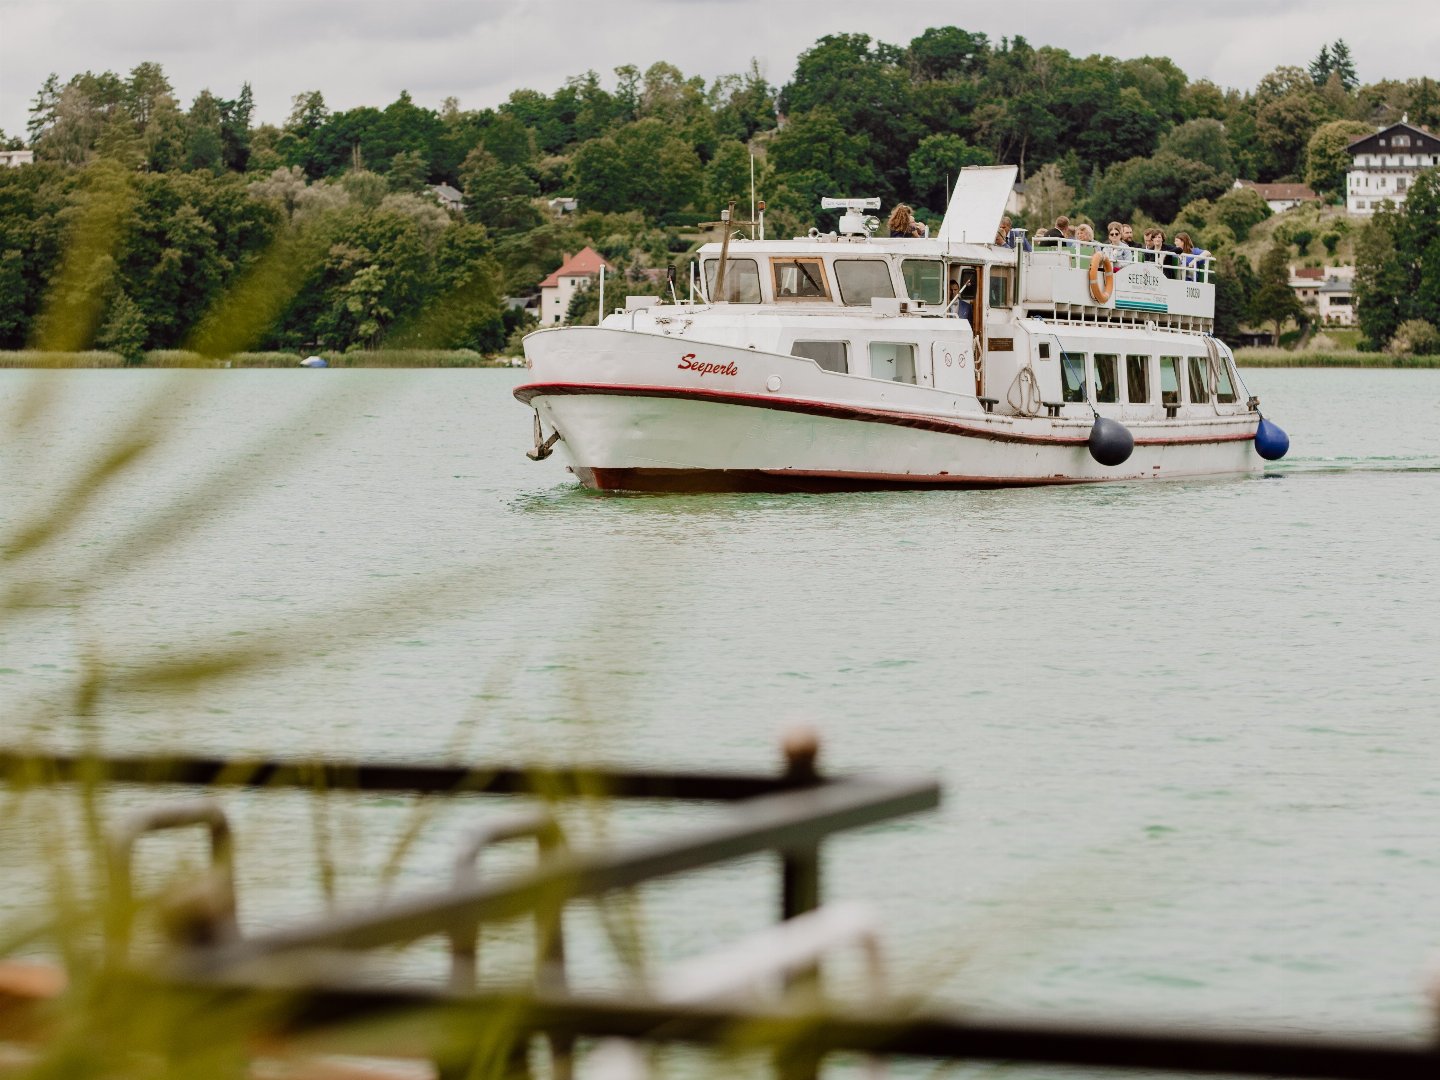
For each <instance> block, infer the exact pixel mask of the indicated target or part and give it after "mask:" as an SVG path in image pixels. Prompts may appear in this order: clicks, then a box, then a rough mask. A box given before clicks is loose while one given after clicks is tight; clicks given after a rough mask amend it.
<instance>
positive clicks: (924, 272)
mask: <svg viewBox="0 0 1440 1080" xmlns="http://www.w3.org/2000/svg"><path fill="white" fill-rule="evenodd" d="M900 277H901V278H902V279H904V281H905V293H906V295H907V296H909V297H910V299H911V300H921V301H923V302H924V303H927V304H934V305H936V306H937V307H938V306H939V305H941V304H943V303H945V266H944V264H943V263H941V262H940V260H938V259H902V260H901V262H900Z"/></svg>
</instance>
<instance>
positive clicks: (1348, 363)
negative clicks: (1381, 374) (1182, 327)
mask: <svg viewBox="0 0 1440 1080" xmlns="http://www.w3.org/2000/svg"><path fill="white" fill-rule="evenodd" d="M1235 362H1236V363H1237V364H1239V365H1240V366H1241V367H1270V368H1283V367H1295V368H1299V367H1324V368H1332V367H1343V368H1440V356H1395V355H1393V354H1391V353H1379V352H1341V351H1338V350H1337V351H1335V352H1316V351H1312V352H1291V351H1289V350H1288V349H1236V350H1235Z"/></svg>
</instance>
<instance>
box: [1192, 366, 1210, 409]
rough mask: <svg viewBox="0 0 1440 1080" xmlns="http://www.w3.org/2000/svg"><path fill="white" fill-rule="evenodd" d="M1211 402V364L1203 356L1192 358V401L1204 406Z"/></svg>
mask: <svg viewBox="0 0 1440 1080" xmlns="http://www.w3.org/2000/svg"><path fill="white" fill-rule="evenodd" d="M1209 400H1210V362H1209V361H1208V360H1207V359H1206V358H1205V357H1203V356H1192V357H1190V401H1191V402H1192V403H1193V404H1196V405H1203V404H1204V403H1205V402H1207V401H1209Z"/></svg>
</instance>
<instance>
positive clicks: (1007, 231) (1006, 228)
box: [995, 216, 1032, 251]
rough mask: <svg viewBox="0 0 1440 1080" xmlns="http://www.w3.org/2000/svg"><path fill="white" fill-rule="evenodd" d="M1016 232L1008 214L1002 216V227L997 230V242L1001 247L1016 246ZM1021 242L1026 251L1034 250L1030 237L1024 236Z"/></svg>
mask: <svg viewBox="0 0 1440 1080" xmlns="http://www.w3.org/2000/svg"><path fill="white" fill-rule="evenodd" d="M1015 232H1016V230H1015V229H1012V228H1011V227H1010V218H1009V217H1008V216H1007V217H1002V218H1001V219H1000V228H999V229H997V230H996V232H995V243H996V244H997V245H998V246H1000V247H1007V248H1013V247H1014V246H1015ZM1021 242H1022V243H1023V245H1024V247H1025V250H1026V251H1030V250H1032V249H1031V247H1030V239H1029V237H1022V238H1021Z"/></svg>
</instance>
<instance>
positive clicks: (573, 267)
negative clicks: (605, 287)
mask: <svg viewBox="0 0 1440 1080" xmlns="http://www.w3.org/2000/svg"><path fill="white" fill-rule="evenodd" d="M602 266H603V267H605V272H606V273H607V274H611V273H614V271H615V267H614V266H612V265H611V264H610V263H608V262H606V261H605V259H604V257H603V256H602V255H601V254H600V253H599V252H598V251H596V250H595V249H594V248H592V247H586V248H584V249H583V250H582V251H580V252H579V253H578V254H576V255H568V254H567V255H566V256H565V259H564V261H563V262H561V264H560V266H559V268H558V269H556V270H555V272H554V273H552V274H551V275H550V276H549V277H547V278H546V279H545V280H544V281H542V282H540V323H541V325H542V326H554V325H556V324H557V323H563V322H564V321H565V312H567V311H569V310H570V301H571V299H572V298H573V297H574V296H575V293H576V292H578V291H579V290H580V289H588V288H590V286H591V285H592V284H593V283H594V282H595V280H596V279H597V278H598V277H599V276H600V268H601V267H602Z"/></svg>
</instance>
